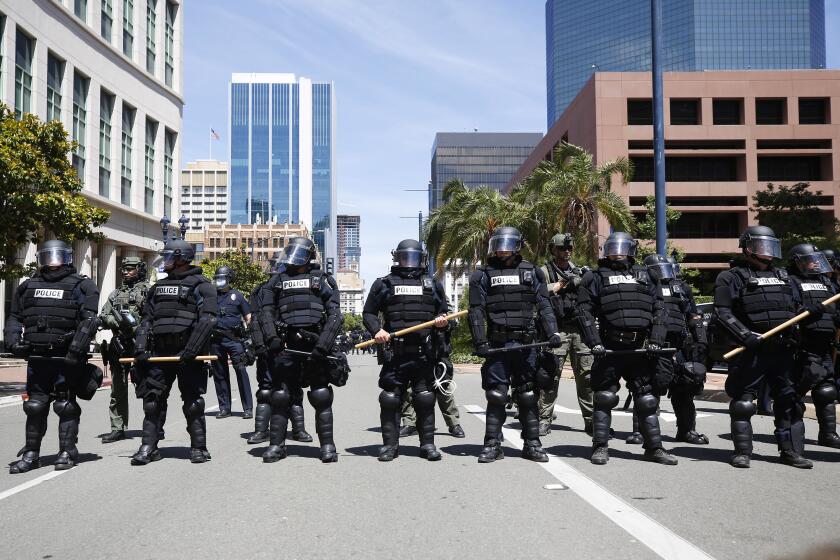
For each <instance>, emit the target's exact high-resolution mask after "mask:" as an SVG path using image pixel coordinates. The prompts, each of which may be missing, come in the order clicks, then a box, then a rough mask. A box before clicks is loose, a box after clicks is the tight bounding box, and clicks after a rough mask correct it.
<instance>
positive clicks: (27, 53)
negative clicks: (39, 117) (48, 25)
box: [15, 29, 35, 119]
mask: <svg viewBox="0 0 840 560" xmlns="http://www.w3.org/2000/svg"><path fill="white" fill-rule="evenodd" d="M34 55H35V39H33V38H31V37H28V36H27V35H25V34H24V33H22V32H21V31H20V29H18V30H17V32H16V33H15V118H16V119H21V118H23V115H24V114H26V113H31V112H32V58H33V57H34Z"/></svg>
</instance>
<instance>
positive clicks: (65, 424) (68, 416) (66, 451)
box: [53, 400, 82, 471]
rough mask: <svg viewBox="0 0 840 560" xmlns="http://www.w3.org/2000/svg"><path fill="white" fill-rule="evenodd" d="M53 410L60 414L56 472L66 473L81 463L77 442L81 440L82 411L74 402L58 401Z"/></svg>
mask: <svg viewBox="0 0 840 560" xmlns="http://www.w3.org/2000/svg"><path fill="white" fill-rule="evenodd" d="M53 410H55V411H56V413H57V414H58V418H59V421H58V449H59V452H58V456H57V457H56V459H55V470H57V471H66V470H68V469H72V468H73V467H75V466H76V463H77V462H78V461H79V450H78V449H76V442H77V441H78V440H79V415H80V414H81V412H82V411H81V409H80V408H79V405H78V403H76V402H75V401H73V400H67V401H56V402H55V403H53Z"/></svg>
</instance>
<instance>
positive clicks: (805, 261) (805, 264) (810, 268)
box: [795, 252, 831, 274]
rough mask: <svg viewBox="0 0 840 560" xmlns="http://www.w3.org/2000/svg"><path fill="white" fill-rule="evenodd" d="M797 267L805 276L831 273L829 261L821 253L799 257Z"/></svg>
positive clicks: (797, 257)
mask: <svg viewBox="0 0 840 560" xmlns="http://www.w3.org/2000/svg"><path fill="white" fill-rule="evenodd" d="M795 260H796V266H797V268H799V272H801V273H803V274H828V273H829V272H831V265H830V264H829V263H828V259H826V258H825V255H823V254H822V253H820V252H816V253H811V254H810V255H797V256H796V259H795Z"/></svg>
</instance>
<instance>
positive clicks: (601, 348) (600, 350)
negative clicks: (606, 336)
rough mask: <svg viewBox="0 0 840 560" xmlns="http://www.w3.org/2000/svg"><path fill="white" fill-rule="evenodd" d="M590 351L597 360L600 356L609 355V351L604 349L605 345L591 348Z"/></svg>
mask: <svg viewBox="0 0 840 560" xmlns="http://www.w3.org/2000/svg"><path fill="white" fill-rule="evenodd" d="M589 351H590V352H592V355H593V356H595V357H596V358H597V357H599V356H606V355H607V349H606V348H604V345H603V344H596V345H595V346H593V347H592V348H590V349H589Z"/></svg>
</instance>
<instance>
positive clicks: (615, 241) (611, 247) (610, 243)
mask: <svg viewBox="0 0 840 560" xmlns="http://www.w3.org/2000/svg"><path fill="white" fill-rule="evenodd" d="M638 246H639V243H638V242H637V241H636V240H635V239H633V236H632V235H630V234H629V233H627V232H624V231H614V232H612V233H611V234H610V236H609V237H607V240H606V241H605V242H604V256H605V257H635V256H636V248H637V247H638Z"/></svg>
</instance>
